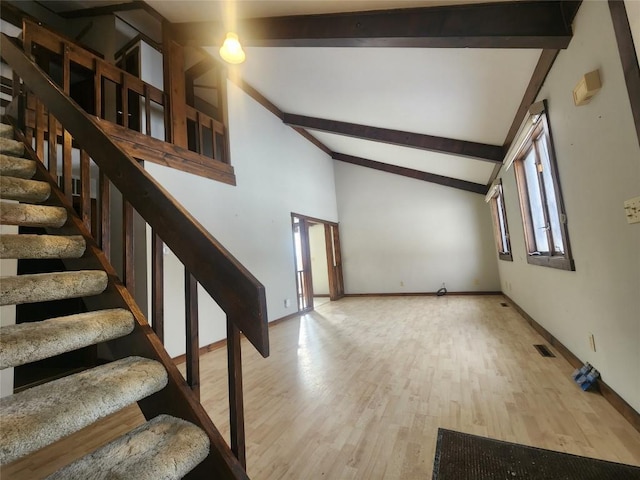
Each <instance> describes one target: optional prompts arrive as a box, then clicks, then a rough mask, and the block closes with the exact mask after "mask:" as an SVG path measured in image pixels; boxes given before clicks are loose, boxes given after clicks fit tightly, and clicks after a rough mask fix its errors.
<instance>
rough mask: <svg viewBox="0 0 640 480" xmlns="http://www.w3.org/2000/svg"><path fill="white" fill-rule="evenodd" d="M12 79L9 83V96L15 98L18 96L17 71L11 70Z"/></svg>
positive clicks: (18, 78)
mask: <svg viewBox="0 0 640 480" xmlns="http://www.w3.org/2000/svg"><path fill="white" fill-rule="evenodd" d="M11 76H12V77H13V80H12V83H11V98H17V97H19V96H20V87H21V86H20V75H18V74H17V72H12V75H11Z"/></svg>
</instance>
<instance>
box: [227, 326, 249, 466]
mask: <svg viewBox="0 0 640 480" xmlns="http://www.w3.org/2000/svg"><path fill="white" fill-rule="evenodd" d="M227 358H228V364H229V365H228V368H227V370H228V372H229V417H230V418H229V419H230V425H231V451H232V452H233V453H234V454H235V456H236V458H237V459H238V461H239V462H240V463H241V464H242V467H243V468H244V469H245V470H246V469H247V457H246V446H245V436H244V402H243V394H242V352H241V350H240V330H238V327H237V326H236V324H235V323H234V322H233V319H232V318H230V317H227Z"/></svg>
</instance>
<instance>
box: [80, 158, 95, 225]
mask: <svg viewBox="0 0 640 480" xmlns="http://www.w3.org/2000/svg"><path fill="white" fill-rule="evenodd" d="M80 205H81V207H80V213H81V218H82V223H84V226H85V227H87V230H89V231H90V232H91V233H92V235H95V233H96V232H92V231H91V169H90V159H89V154H88V153H87V152H86V151H84V150H80Z"/></svg>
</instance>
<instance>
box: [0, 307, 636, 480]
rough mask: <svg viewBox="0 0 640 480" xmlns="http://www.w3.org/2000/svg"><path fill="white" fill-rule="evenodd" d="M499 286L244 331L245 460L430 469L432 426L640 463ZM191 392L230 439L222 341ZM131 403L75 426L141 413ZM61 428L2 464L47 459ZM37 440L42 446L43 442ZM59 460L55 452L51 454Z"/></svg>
mask: <svg viewBox="0 0 640 480" xmlns="http://www.w3.org/2000/svg"><path fill="white" fill-rule="evenodd" d="M502 301H504V299H503V298H502V297H501V296H478V297H471V296H460V297H454V296H447V297H440V298H438V297H384V298H368V297H364V298H346V299H343V300H340V301H339V302H331V303H328V304H325V305H322V306H320V307H318V308H317V310H316V311H315V312H313V313H311V314H308V315H305V316H303V317H301V318H299V319H291V320H287V321H285V322H282V323H280V324H278V325H276V326H274V327H272V328H271V330H270V334H271V356H270V357H269V358H268V359H263V358H262V357H260V355H259V354H258V353H257V352H255V350H253V349H252V347H251V346H250V344H249V343H247V342H246V341H243V355H244V358H243V366H244V385H245V414H246V415H245V417H246V430H247V463H248V473H249V475H250V477H251V478H252V479H254V480H267V479H274V480H276V479H292V480H293V479H296V480H298V479H323V478H324V479H339V480H342V479H366V480H373V479H400V478H402V479H427V478H431V472H432V468H433V456H434V452H435V441H436V432H437V429H438V427H444V428H449V429H453V430H459V431H463V432H467V433H472V434H477V435H485V436H489V437H492V438H496V439H500V440H506V441H510V442H517V443H523V444H526V445H532V446H536V447H542V448H549V449H552V450H558V451H562V452H569V453H573V454H578V455H586V456H590V457H595V458H601V459H605V460H610V461H616V462H623V463H629V464H632V465H640V433H639V432H637V431H636V430H634V429H633V428H632V427H631V425H630V424H629V423H628V422H627V421H626V420H624V418H623V417H622V416H621V415H620V414H618V413H617V412H616V411H615V410H614V409H613V408H612V407H611V406H610V405H609V404H608V403H607V402H606V400H604V398H602V397H601V396H600V395H597V394H592V393H585V392H582V391H581V390H580V389H579V388H578V387H577V386H576V385H575V383H573V381H572V380H571V378H570V374H571V372H572V370H573V369H572V368H571V366H570V365H569V364H568V363H567V362H566V361H565V360H564V359H563V358H562V357H560V356H559V355H558V354H557V352H555V351H554V349H553V348H552V347H549V348H550V349H551V350H552V351H554V352H555V353H556V355H558V356H557V357H556V358H545V357H542V356H540V354H539V353H538V352H537V351H536V350H535V348H534V347H533V344H536V343H544V341H543V339H542V338H541V337H540V336H539V335H538V334H537V333H536V332H535V331H534V330H533V329H532V328H531V327H529V325H528V324H527V323H526V322H525V321H524V320H523V319H522V317H520V315H519V314H518V313H517V312H516V311H515V310H514V309H512V308H510V307H502V306H501V305H500V302H502ZM201 375H202V382H201V383H202V402H203V404H204V406H205V408H206V409H207V411H208V412H209V413H210V415H211V416H212V418H213V420H214V422H215V423H216V425H217V426H218V427H219V428H220V430H221V431H222V432H223V434H224V435H225V436H227V438H228V416H227V415H228V410H227V402H228V400H227V379H226V378H227V371H226V350H225V349H220V350H217V351H213V352H210V353H208V354H206V355H204V356H203V357H202V358H201ZM135 410H137V409H135V407H134V408H133V409H128V410H127V411H125V412H124V413H123V419H124V420H121V419H120V418H118V416H114V417H112V418H110V419H109V420H108V421H107V422H103V424H101V428H102V430H101V431H99V432H94V433H93V434H92V432H84V431H83V432H80V434H77V435H76V436H75V437H77V438H76V441H77V440H78V439H79V440H80V443H83V441H84V440H83V439H87V438H92V440H93V441H94V443H99V442H97V440H96V435H97V436H99V439H100V440H103V441H105V442H106V441H107V440H106V439H104V437H103V435H104V433H105V432H106V431H108V426H109V425H113V426H114V428H116V429H117V428H121V423H123V421H124V423H126V424H127V425H133V424H135V423H136V422H140V421H142V418H141V415H140V414H139V411H138V412H136V411H135ZM69 442H70V440H63V441H61V442H58V443H57V444H55V445H53V446H51V447H49V448H48V449H44V450H43V451H41V452H38V453H36V454H35V455H34V456H33V457H31V458H30V459H28V460H22V461H18V462H14V464H11V465H8V466H6V467H4V468H3V469H2V472H1V473H2V479H3V480H4V479H13V478H15V479H30V480H33V479H36V478H42V477H43V476H45V475H46V473H48V472H50V471H53V470H55V468H53V467H52V466H51V465H50V462H51V461H52V459H55V460H56V461H58V460H59V459H58V457H60V456H62V455H67V451H68V449H69ZM43 452H44V453H43ZM56 465H57V463H56Z"/></svg>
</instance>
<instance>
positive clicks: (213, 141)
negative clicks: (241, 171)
mask: <svg viewBox="0 0 640 480" xmlns="http://www.w3.org/2000/svg"><path fill="white" fill-rule="evenodd" d="M211 136H212V138H211V148H213V155H212V156H213V158H214V160H218V161H220V158H218V157H219V156H220V155H218V148H217V147H218V136H217V135H216V121H215V120H213V121H212V122H211Z"/></svg>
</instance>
